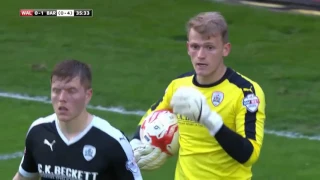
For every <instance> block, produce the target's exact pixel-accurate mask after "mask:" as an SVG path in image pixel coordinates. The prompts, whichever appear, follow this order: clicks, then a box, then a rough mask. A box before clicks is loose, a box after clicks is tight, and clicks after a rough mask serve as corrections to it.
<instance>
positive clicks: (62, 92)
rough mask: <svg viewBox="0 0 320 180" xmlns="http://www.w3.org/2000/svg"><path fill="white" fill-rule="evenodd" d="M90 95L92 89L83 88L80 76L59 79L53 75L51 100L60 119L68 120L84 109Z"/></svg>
mask: <svg viewBox="0 0 320 180" xmlns="http://www.w3.org/2000/svg"><path fill="white" fill-rule="evenodd" d="M91 96H92V89H91V88H90V89H88V88H85V87H84V86H83V85H82V84H81V81H80V77H77V76H76V77H74V78H72V79H70V78H65V79H61V78H58V77H55V76H54V77H53V78H52V82H51V101H52V105H53V108H54V111H55V113H56V114H57V117H58V119H59V120H60V121H70V120H73V119H75V118H76V117H78V116H79V115H80V114H81V113H82V112H84V111H85V110H86V106H87V104H88V103H89V101H90V99H91Z"/></svg>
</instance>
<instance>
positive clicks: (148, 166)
mask: <svg viewBox="0 0 320 180" xmlns="http://www.w3.org/2000/svg"><path fill="white" fill-rule="evenodd" d="M167 158H168V155H167V154H166V153H163V152H161V154H160V156H159V157H158V158H157V159H155V160H154V161H152V162H150V163H148V164H146V165H145V166H142V167H141V169H142V170H149V171H150V170H155V169H158V168H160V167H161V166H162V165H163V164H164V163H165V162H166V160H167Z"/></svg>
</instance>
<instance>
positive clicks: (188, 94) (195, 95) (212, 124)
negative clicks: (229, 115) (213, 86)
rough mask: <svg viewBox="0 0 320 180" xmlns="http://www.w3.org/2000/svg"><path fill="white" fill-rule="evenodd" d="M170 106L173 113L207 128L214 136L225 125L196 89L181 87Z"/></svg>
mask: <svg viewBox="0 0 320 180" xmlns="http://www.w3.org/2000/svg"><path fill="white" fill-rule="evenodd" d="M170 105H171V107H172V109H173V113H175V114H180V115H183V116H186V117H187V118H189V119H190V120H193V121H196V122H199V123H201V124H203V125H204V126H206V127H207V128H208V129H209V131H210V134H211V135H212V136H214V135H215V134H216V133H217V132H218V131H219V129H220V128H221V127H222V125H223V121H222V118H221V116H220V115H219V114H217V113H216V112H214V111H211V109H210V107H209V105H208V104H207V100H206V98H205V96H204V95H203V94H202V93H201V92H200V91H198V90H197V89H195V88H192V87H180V88H179V89H177V91H176V92H175V93H174V94H173V96H172V99H171V102H170Z"/></svg>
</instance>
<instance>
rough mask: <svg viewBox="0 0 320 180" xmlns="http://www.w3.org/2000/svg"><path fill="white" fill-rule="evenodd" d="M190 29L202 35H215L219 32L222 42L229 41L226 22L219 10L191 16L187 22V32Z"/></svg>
mask: <svg viewBox="0 0 320 180" xmlns="http://www.w3.org/2000/svg"><path fill="white" fill-rule="evenodd" d="M190 29H194V30H195V31H196V32H198V33H200V34H202V35H203V36H208V37H210V36H215V35H216V34H217V33H219V34H220V35H221V37H222V40H223V42H224V43H227V42H229V37H228V24H227V22H226V20H225V18H224V17H223V16H222V15H221V14H220V13H219V12H202V13H199V14H197V15H196V16H194V17H192V18H191V19H190V20H189V21H188V23H187V33H188V35H189V32H190Z"/></svg>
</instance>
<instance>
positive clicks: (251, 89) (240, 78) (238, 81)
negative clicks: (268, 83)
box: [229, 72, 265, 99]
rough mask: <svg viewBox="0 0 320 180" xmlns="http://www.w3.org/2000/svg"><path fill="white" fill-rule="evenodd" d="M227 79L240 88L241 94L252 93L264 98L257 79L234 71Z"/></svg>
mask: <svg viewBox="0 0 320 180" xmlns="http://www.w3.org/2000/svg"><path fill="white" fill-rule="evenodd" d="M229 81H230V82H231V83H233V84H235V85H236V86H237V87H238V88H240V89H241V90H242V93H243V94H250V93H253V94H255V95H256V96H259V97H261V98H262V99H264V96H265V95H264V91H263V89H262V87H261V86H260V84H259V83H258V82H257V81H255V80H253V79H251V78H249V77H247V76H245V75H243V74H241V73H239V72H235V74H234V75H233V76H232V77H231V78H229Z"/></svg>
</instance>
